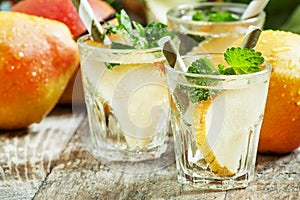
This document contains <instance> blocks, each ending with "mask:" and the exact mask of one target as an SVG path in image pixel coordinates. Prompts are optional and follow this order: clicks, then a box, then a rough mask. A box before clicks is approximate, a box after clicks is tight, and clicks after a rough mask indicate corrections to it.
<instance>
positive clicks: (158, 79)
mask: <svg viewBox="0 0 300 200" xmlns="http://www.w3.org/2000/svg"><path fill="white" fill-rule="evenodd" d="M78 44H79V47H80V56H81V72H82V80H83V87H84V92H85V102H86V107H87V112H88V121H89V128H90V135H89V137H90V140H89V142H90V144H89V146H90V148H91V150H92V151H93V154H94V155H96V156H97V157H99V158H101V159H103V160H105V161H142V160H148V159H155V158H159V157H160V156H161V155H162V154H163V153H164V152H165V151H166V148H167V145H168V142H169V141H168V137H167V132H168V127H169V126H168V125H169V97H168V89H167V83H166V74H165V69H164V63H165V58H164V56H163V54H162V52H161V50H160V49H158V48H153V49H139V50H138V49H109V48H107V47H105V46H103V45H100V44H97V43H95V42H92V41H91V40H89V37H88V36H83V37H81V38H80V39H79V40H78Z"/></svg>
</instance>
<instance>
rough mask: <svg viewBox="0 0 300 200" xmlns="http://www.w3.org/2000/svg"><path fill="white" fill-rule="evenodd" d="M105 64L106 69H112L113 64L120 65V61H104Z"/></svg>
mask: <svg viewBox="0 0 300 200" xmlns="http://www.w3.org/2000/svg"><path fill="white" fill-rule="evenodd" d="M104 64H105V66H106V67H107V69H112V68H114V67H115V66H118V65H120V63H104Z"/></svg>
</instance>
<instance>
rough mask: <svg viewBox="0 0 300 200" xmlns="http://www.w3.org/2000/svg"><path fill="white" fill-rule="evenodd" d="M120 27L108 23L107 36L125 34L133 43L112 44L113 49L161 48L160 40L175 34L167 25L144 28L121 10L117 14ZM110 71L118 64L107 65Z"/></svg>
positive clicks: (153, 24)
mask: <svg viewBox="0 0 300 200" xmlns="http://www.w3.org/2000/svg"><path fill="white" fill-rule="evenodd" d="M116 18H117V21H118V25H112V24H110V23H108V22H107V23H106V27H107V28H106V30H105V31H106V32H105V33H106V35H110V34H125V36H127V37H128V38H129V40H130V42H131V44H125V43H120V42H112V44H111V47H110V48H111V49H148V48H155V47H159V45H158V40H159V39H160V38H162V37H164V36H170V37H171V38H173V37H174V36H175V34H174V33H172V32H170V31H168V29H167V25H165V24H162V23H159V22H152V23H150V24H148V25H147V26H146V27H143V26H142V25H141V24H140V23H138V22H136V21H133V20H131V19H130V17H129V16H128V14H127V13H126V12H125V10H121V11H120V13H117V14H116ZM105 64H106V66H107V67H108V68H109V69H113V67H114V66H117V65H118V64H117V63H112V64H110V63H105Z"/></svg>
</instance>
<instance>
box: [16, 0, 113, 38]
mask: <svg viewBox="0 0 300 200" xmlns="http://www.w3.org/2000/svg"><path fill="white" fill-rule="evenodd" d="M88 1H89V3H90V4H91V6H92V8H93V10H94V11H95V15H96V17H97V19H98V20H102V19H104V18H106V17H107V16H109V15H111V14H114V13H115V11H114V9H113V8H112V7H111V6H110V5H109V4H108V3H106V2H105V1H101V0H88ZM11 10H12V11H17V12H22V13H26V14H31V15H36V16H41V17H45V18H48V19H53V20H57V21H60V22H63V23H64V24H66V25H67V26H68V27H69V29H70V31H71V33H72V34H73V36H74V38H77V37H78V36H80V35H81V34H82V33H84V32H85V31H86V28H85V27H84V24H83V23H82V21H81V19H80V17H79V15H78V13H77V11H76V8H75V7H74V5H73V3H72V0H63V1H62V0H22V1H20V2H18V3H16V4H14V5H13V7H12V8H11Z"/></svg>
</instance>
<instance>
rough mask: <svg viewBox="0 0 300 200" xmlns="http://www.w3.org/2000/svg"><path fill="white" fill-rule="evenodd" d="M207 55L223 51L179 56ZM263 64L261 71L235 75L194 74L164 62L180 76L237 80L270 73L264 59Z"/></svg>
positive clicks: (269, 66)
mask: <svg viewBox="0 0 300 200" xmlns="http://www.w3.org/2000/svg"><path fill="white" fill-rule="evenodd" d="M209 55H217V56H223V55H224V54H223V53H198V54H187V55H184V56H181V57H182V58H183V59H184V58H187V57H194V56H201V57H205V56H209ZM263 65H264V66H265V68H264V69H262V70H261V71H258V72H254V73H251V74H237V75H223V74H219V75H210V74H194V73H188V72H184V71H180V70H177V69H174V68H173V67H171V66H170V65H169V63H168V62H166V64H165V66H166V70H169V71H171V72H173V73H175V74H178V75H182V76H188V77H192V78H209V79H216V80H238V79H247V78H254V77H257V76H263V75H265V74H267V73H270V72H271V70H272V66H271V64H270V63H269V62H267V61H264V63H263Z"/></svg>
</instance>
